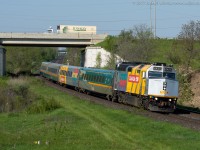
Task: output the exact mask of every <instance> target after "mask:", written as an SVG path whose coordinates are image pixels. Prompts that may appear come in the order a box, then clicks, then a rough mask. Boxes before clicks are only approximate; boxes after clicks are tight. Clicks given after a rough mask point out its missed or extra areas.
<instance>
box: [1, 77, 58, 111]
mask: <svg viewBox="0 0 200 150" xmlns="http://www.w3.org/2000/svg"><path fill="white" fill-rule="evenodd" d="M1 83H3V84H1ZM1 83H0V95H1V96H0V112H20V111H23V110H26V111H27V112H28V113H43V112H47V111H52V110H54V109H57V108H60V105H59V104H58V103H57V102H56V101H55V100H54V99H53V98H52V99H50V100H45V98H44V97H41V96H38V95H36V94H34V93H33V92H32V91H31V90H30V81H29V79H28V78H26V77H19V78H15V79H9V80H7V83H5V82H3V81H1ZM5 85H6V86H5ZM1 87H2V88H1Z"/></svg>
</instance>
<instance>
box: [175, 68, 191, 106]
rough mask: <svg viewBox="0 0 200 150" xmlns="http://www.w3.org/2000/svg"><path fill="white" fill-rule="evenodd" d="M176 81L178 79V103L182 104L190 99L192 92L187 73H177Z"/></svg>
mask: <svg viewBox="0 0 200 150" xmlns="http://www.w3.org/2000/svg"><path fill="white" fill-rule="evenodd" d="M177 77H178V81H179V100H178V103H179V104H183V103H184V102H188V101H191V100H192V98H193V96H194V93H193V92H192V90H191V84H190V79H189V78H190V77H189V75H187V74H183V72H181V73H178V76H177Z"/></svg>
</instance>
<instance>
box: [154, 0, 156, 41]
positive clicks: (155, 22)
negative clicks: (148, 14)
mask: <svg viewBox="0 0 200 150" xmlns="http://www.w3.org/2000/svg"><path fill="white" fill-rule="evenodd" d="M154 7H155V16H154V17H155V18H154V19H155V25H154V27H155V31H154V38H156V0H155V5H154Z"/></svg>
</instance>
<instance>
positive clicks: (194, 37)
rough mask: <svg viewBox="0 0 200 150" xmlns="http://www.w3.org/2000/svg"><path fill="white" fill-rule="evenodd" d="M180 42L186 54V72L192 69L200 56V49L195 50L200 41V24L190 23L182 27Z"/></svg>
mask: <svg viewBox="0 0 200 150" xmlns="http://www.w3.org/2000/svg"><path fill="white" fill-rule="evenodd" d="M179 40H180V42H181V44H182V48H183V53H184V56H185V58H184V62H185V65H186V70H187V71H188V69H189V67H191V63H192V60H193V59H194V58H195V57H196V56H197V55H198V51H199V50H198V49H197V48H195V44H196V43H197V41H200V22H199V21H196V22H195V21H190V22H189V23H188V24H184V25H183V26H182V29H181V32H180V33H179Z"/></svg>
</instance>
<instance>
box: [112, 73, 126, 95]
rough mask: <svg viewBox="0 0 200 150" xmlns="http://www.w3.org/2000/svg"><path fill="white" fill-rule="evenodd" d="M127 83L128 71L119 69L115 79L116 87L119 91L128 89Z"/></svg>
mask: <svg viewBox="0 0 200 150" xmlns="http://www.w3.org/2000/svg"><path fill="white" fill-rule="evenodd" d="M126 84H127V72H125V71H117V77H116V79H115V89H117V90H118V91H123V92H125V91H126Z"/></svg>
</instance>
